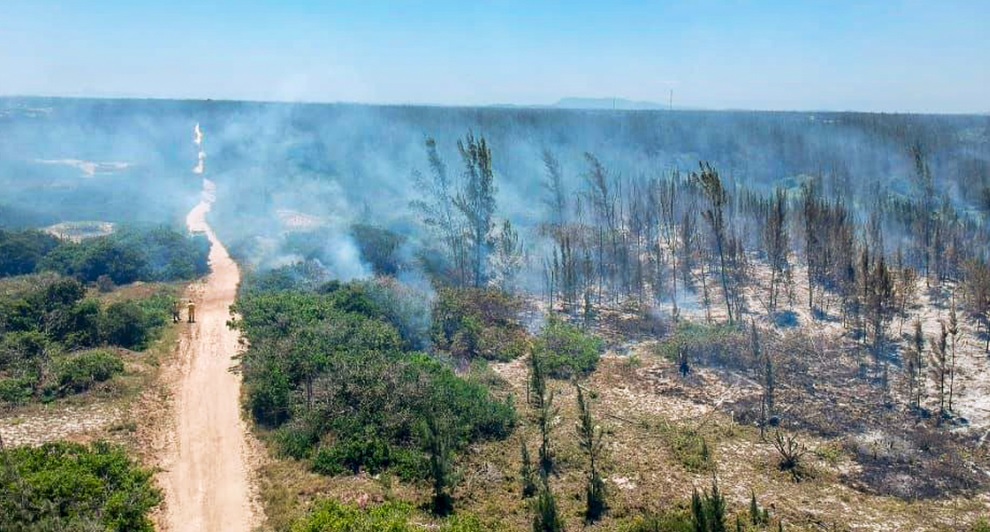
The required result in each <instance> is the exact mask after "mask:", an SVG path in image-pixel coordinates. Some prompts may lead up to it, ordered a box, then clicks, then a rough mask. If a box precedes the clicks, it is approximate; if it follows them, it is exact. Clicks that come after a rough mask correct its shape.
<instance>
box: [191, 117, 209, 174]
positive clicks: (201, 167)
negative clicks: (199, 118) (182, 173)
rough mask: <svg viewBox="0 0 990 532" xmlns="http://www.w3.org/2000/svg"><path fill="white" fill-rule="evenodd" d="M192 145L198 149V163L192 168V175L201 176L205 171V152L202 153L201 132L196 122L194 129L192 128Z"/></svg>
mask: <svg viewBox="0 0 990 532" xmlns="http://www.w3.org/2000/svg"><path fill="white" fill-rule="evenodd" d="M193 143H194V144H196V147H197V148H199V154H198V157H199V162H197V163H196V167H195V168H193V173H195V174H202V173H203V172H205V171H206V152H205V151H203V130H202V129H200V128H199V122H196V127H195V128H193Z"/></svg>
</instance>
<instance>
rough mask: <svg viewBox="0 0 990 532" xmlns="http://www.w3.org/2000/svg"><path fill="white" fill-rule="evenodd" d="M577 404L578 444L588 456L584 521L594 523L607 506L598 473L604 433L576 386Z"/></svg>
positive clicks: (579, 388) (599, 473)
mask: <svg viewBox="0 0 990 532" xmlns="http://www.w3.org/2000/svg"><path fill="white" fill-rule="evenodd" d="M577 402H578V412H579V416H580V418H579V422H578V426H577V436H578V444H579V445H580V446H581V450H583V451H584V453H585V454H586V455H587V456H588V462H589V467H588V485H587V488H586V490H585V496H586V502H587V505H586V507H585V512H584V520H585V522H587V523H594V522H595V521H598V520H599V519H601V517H602V516H603V515H604V514H605V512H606V510H607V509H608V506H607V504H606V501H605V496H606V493H605V481H604V480H603V479H602V477H601V472H600V471H599V466H600V461H601V454H602V450H603V449H604V441H603V437H604V433H603V431H602V429H601V427H597V426H595V423H594V419H593V418H592V416H591V406H590V405H589V404H588V402H587V401H586V400H585V398H584V392H583V391H582V390H581V387H580V386H577Z"/></svg>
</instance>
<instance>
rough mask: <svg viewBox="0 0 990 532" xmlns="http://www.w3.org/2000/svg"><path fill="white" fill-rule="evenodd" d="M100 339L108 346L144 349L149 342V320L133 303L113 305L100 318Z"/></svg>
mask: <svg viewBox="0 0 990 532" xmlns="http://www.w3.org/2000/svg"><path fill="white" fill-rule="evenodd" d="M99 327H100V338H101V339H102V340H103V341H104V342H105V343H107V344H110V345H117V346H120V347H125V348H127V349H142V348H144V347H145V345H146V343H147V341H148V336H149V334H148V330H149V329H150V328H151V327H150V326H149V323H148V320H146V318H145V313H144V311H143V310H142V309H141V306H140V305H138V304H137V303H135V302H133V301H119V302H116V303H111V304H110V305H108V306H107V308H106V309H104V310H103V314H102V315H101V316H100V326H99Z"/></svg>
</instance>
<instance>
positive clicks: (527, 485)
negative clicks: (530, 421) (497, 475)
mask: <svg viewBox="0 0 990 532" xmlns="http://www.w3.org/2000/svg"><path fill="white" fill-rule="evenodd" d="M520 446H521V447H522V468H521V469H520V471H519V475H520V477H522V485H523V488H522V496H523V498H524V499H528V498H530V497H532V496H533V495H536V492H537V491H538V488H537V485H536V479H537V474H536V468H534V467H533V460H532V459H531V458H530V457H529V447H527V446H526V442H521V443H520Z"/></svg>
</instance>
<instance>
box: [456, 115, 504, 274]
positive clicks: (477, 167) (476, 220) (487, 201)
mask: <svg viewBox="0 0 990 532" xmlns="http://www.w3.org/2000/svg"><path fill="white" fill-rule="evenodd" d="M457 150H458V151H459V152H460V154H461V159H462V160H463V161H464V179H463V183H462V186H461V190H460V192H458V194H457V196H456V197H455V198H454V206H456V207H457V209H458V210H459V211H460V212H461V214H462V215H463V216H464V219H465V220H466V222H467V232H466V234H465V237H466V238H465V239H464V240H465V242H466V243H467V245H468V254H467V255H468V257H470V260H471V275H472V282H473V284H474V286H475V287H476V288H478V287H482V286H484V285H485V283H486V282H487V281H488V255H489V253H490V252H491V247H492V230H493V229H494V222H493V218H494V216H495V207H496V204H495V173H494V171H493V170H492V151H491V149H489V147H488V143H487V142H486V141H485V138H484V137H481V138H480V139H475V138H474V135H473V134H471V133H468V135H467V136H466V137H465V138H464V140H463V141H457Z"/></svg>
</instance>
